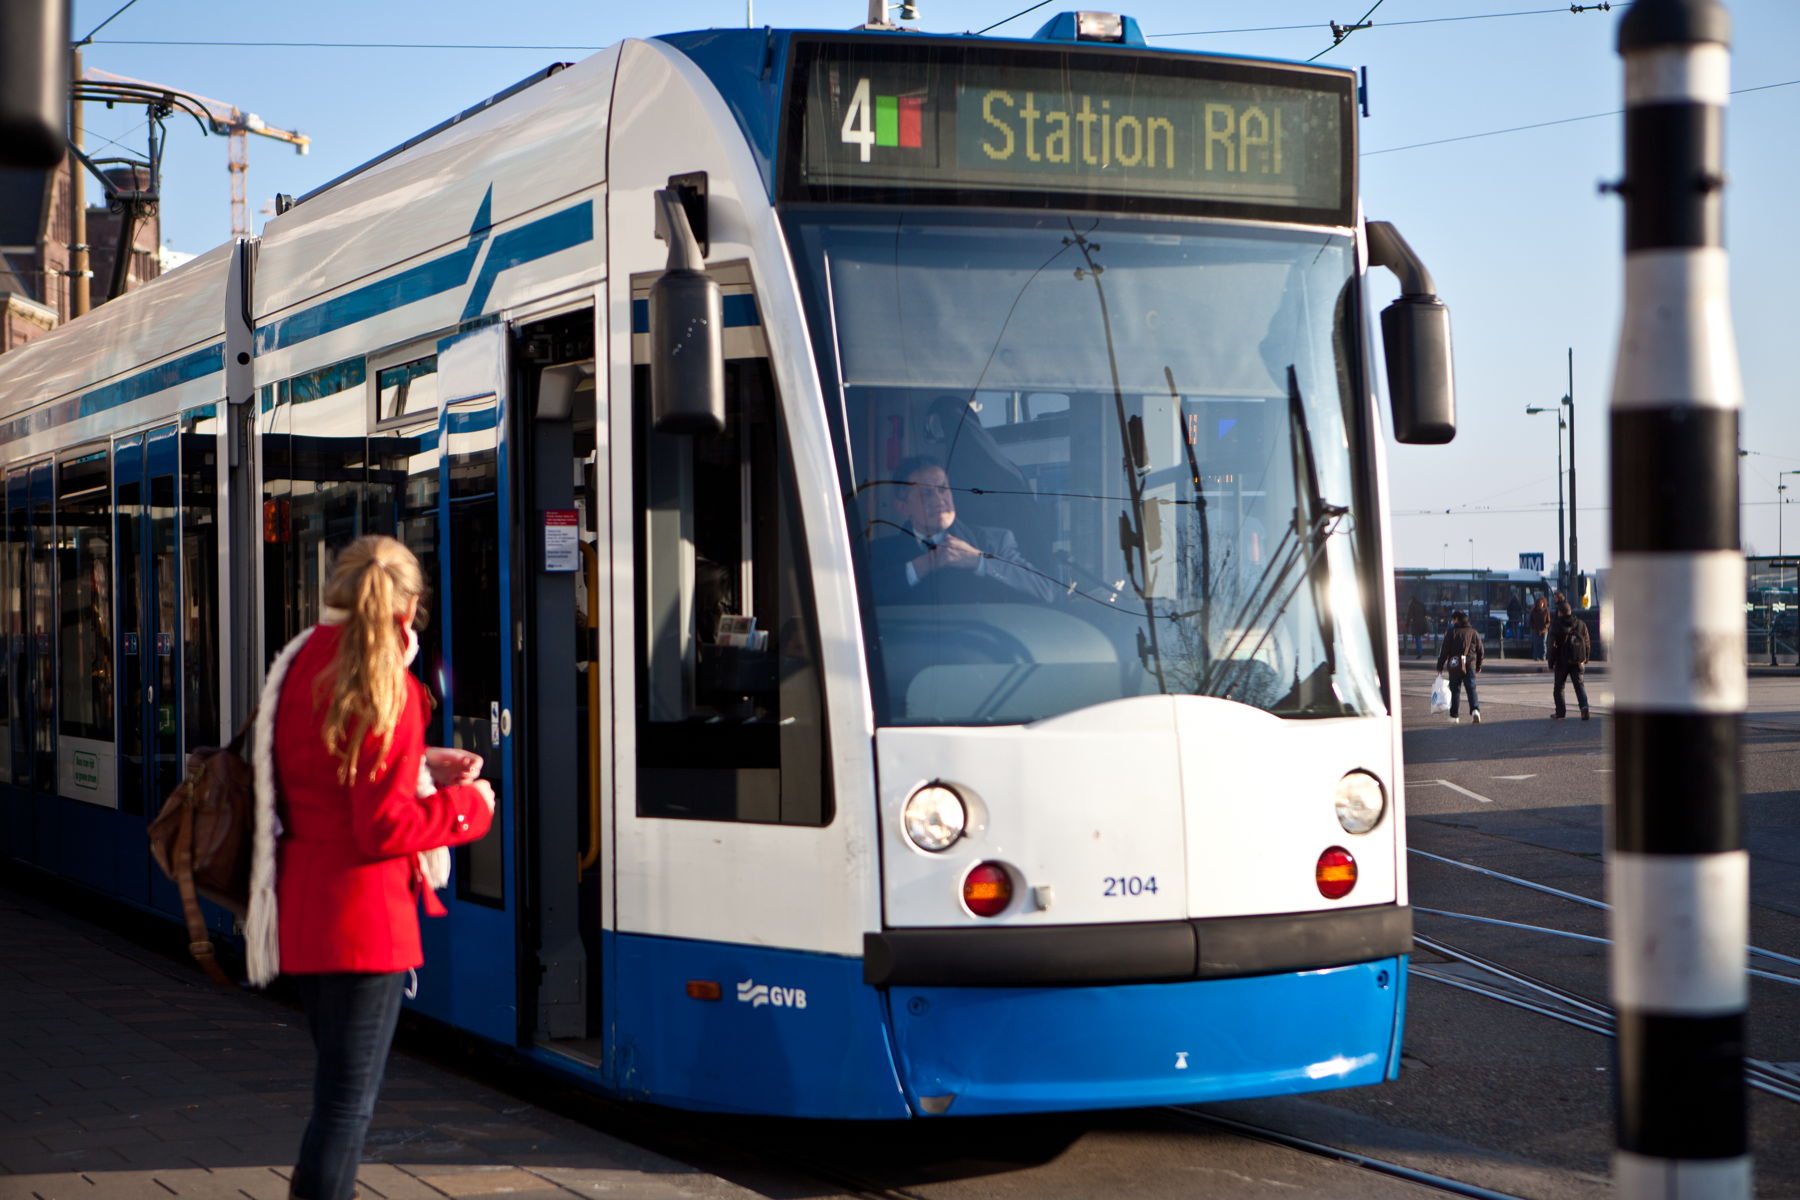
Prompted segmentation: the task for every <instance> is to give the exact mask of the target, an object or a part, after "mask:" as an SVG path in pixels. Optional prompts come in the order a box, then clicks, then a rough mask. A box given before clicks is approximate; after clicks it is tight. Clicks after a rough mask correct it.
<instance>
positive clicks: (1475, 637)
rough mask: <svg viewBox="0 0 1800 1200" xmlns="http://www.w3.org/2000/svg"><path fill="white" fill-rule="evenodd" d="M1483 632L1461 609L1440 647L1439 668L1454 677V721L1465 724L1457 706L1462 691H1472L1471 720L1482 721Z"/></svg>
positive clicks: (1451, 690) (1451, 678) (1452, 619)
mask: <svg viewBox="0 0 1800 1200" xmlns="http://www.w3.org/2000/svg"><path fill="white" fill-rule="evenodd" d="M1481 657H1482V655H1481V634H1479V633H1477V632H1476V631H1475V629H1474V628H1473V627H1472V626H1471V625H1470V624H1469V614H1468V613H1466V612H1464V611H1463V610H1462V609H1460V608H1459V609H1457V610H1456V611H1455V612H1453V613H1451V614H1450V628H1449V629H1448V630H1446V631H1445V633H1444V644H1443V646H1442V647H1441V648H1440V649H1439V650H1438V660H1437V669H1438V671H1439V672H1440V673H1444V674H1447V675H1448V676H1449V680H1450V723H1451V724H1452V725H1460V724H1462V718H1461V717H1460V716H1458V715H1457V712H1456V706H1457V701H1458V699H1460V698H1461V692H1467V693H1468V694H1469V719H1470V720H1471V721H1473V722H1475V724H1477V725H1479V724H1481V702H1480V701H1479V700H1478V699H1476V696H1475V677H1476V676H1477V675H1479V674H1481Z"/></svg>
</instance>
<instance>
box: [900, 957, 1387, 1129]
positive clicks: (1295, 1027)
mask: <svg viewBox="0 0 1800 1200" xmlns="http://www.w3.org/2000/svg"><path fill="white" fill-rule="evenodd" d="M1406 962H1407V960H1406V958H1405V957H1404V956H1398V955H1397V956H1394V957H1390V958H1385V959H1380V960H1376V961H1373V962H1365V963H1358V964H1354V965H1351V966H1340V967H1330V968H1325V969H1321V970H1310V971H1295V972H1289V973H1284V974H1275V975H1261V976H1248V977H1241V978H1233V979H1201V980H1187V981H1183V982H1174V983H1139V984H1121V985H1112V986H1096V987H1051V988H1021V987H904V986H900V987H892V988H890V989H889V993H888V1000H889V1005H890V1012H891V1019H892V1021H893V1028H894V1044H895V1048H896V1051H897V1058H898V1064H897V1065H898V1067H899V1071H900V1077H901V1086H902V1088H903V1089H904V1091H905V1093H906V1098H907V1102H908V1103H909V1104H910V1105H911V1106H912V1109H913V1111H914V1112H915V1113H918V1114H919V1115H921V1116H937V1115H955V1116H978V1115H987V1114H1000V1113H1027V1112H1052V1111H1062V1110H1072V1109H1098V1108H1134V1107H1143V1106H1149V1105H1160V1104H1195V1103H1201V1102H1205V1101H1214V1100H1238V1099H1247V1098H1250V1097H1256V1096H1275V1095H1289V1094H1294V1093H1300V1092H1313V1091H1326V1090H1329V1089H1333V1088H1342V1087H1357V1086H1361V1085H1364V1084H1371V1083H1379V1082H1381V1081H1383V1080H1386V1079H1391V1078H1393V1077H1394V1075H1395V1074H1396V1073H1397V1072H1398V1068H1399V1061H1400V1035H1401V1025H1402V1020H1403V1013H1404V1006H1405V992H1406Z"/></svg>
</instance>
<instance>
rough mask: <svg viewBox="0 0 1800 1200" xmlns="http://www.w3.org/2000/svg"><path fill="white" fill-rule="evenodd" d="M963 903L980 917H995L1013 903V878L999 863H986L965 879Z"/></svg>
mask: <svg viewBox="0 0 1800 1200" xmlns="http://www.w3.org/2000/svg"><path fill="white" fill-rule="evenodd" d="M963 903H964V904H966V905H968V906H969V911H970V912H972V913H974V914H975V915H976V916H978V917H994V916H998V915H1000V913H1001V912H1003V911H1005V909H1006V906H1007V905H1008V904H1010V903H1012V876H1010V875H1008V874H1007V873H1006V868H1005V867H1003V866H1001V865H1000V864H999V863H991V862H985V863H982V864H980V865H979V866H977V867H976V868H975V869H974V870H972V871H970V872H969V873H968V875H967V876H966V877H964V879H963Z"/></svg>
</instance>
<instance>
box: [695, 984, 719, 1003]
mask: <svg viewBox="0 0 1800 1200" xmlns="http://www.w3.org/2000/svg"><path fill="white" fill-rule="evenodd" d="M687 994H688V998H689V999H692V1000H717V999H718V998H719V985H718V983H717V982H715V981H714V980H711V979H690V980H688V981H687Z"/></svg>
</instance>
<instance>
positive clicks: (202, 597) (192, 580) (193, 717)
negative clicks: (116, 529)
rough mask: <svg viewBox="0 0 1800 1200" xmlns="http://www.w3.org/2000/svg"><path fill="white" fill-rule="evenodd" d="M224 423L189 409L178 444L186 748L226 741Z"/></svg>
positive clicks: (215, 408) (213, 411)
mask: <svg viewBox="0 0 1800 1200" xmlns="http://www.w3.org/2000/svg"><path fill="white" fill-rule="evenodd" d="M222 418H223V413H222V412H221V407H220V406H219V405H215V404H208V405H204V406H201V407H199V408H192V409H189V410H187V411H186V412H184V413H182V414H181V418H180V431H179V434H178V438H179V440H178V442H177V445H176V469H177V473H178V474H179V476H180V481H181V483H180V486H181V496H180V522H179V525H178V527H177V528H178V534H177V554H178V555H179V557H180V559H181V564H182V571H181V585H180V589H181V590H180V594H181V613H180V617H179V622H178V624H179V628H180V630H181V643H182V645H181V654H182V658H181V662H182V677H183V683H184V688H185V695H184V696H183V698H182V700H183V702H182V706H181V712H182V724H183V735H184V737H185V739H186V740H185V743H184V748H189V747H194V746H214V745H221V744H223V742H224V739H225V728H224V714H223V708H222V706H221V704H220V675H219V668H220V663H219V653H220V646H219V584H220V579H219V538H220V536H221V533H222V526H221V520H220V514H219V490H220V489H219V463H220V453H219V452H220V448H221V446H220V440H221V437H222V435H223V432H224V428H225V422H224V420H223V419H222ZM208 421H210V422H212V424H213V428H212V430H211V431H205V430H202V429H201V428H200V426H201V425H202V423H204V422H208ZM190 455H192V457H191V458H190ZM202 518H203V519H202Z"/></svg>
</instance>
